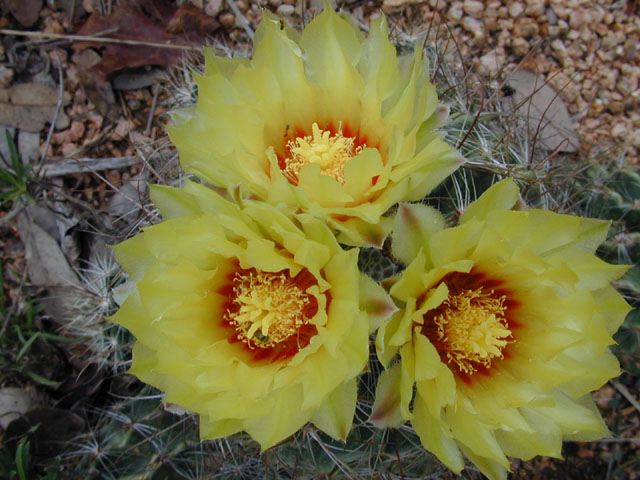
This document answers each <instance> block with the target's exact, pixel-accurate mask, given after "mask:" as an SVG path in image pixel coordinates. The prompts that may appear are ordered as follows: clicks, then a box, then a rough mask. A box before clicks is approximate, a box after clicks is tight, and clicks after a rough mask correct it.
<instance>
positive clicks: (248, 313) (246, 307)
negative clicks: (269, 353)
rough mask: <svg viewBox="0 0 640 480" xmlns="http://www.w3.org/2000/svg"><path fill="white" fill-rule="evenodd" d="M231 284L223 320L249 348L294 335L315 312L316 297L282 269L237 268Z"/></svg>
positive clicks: (271, 345)
mask: <svg viewBox="0 0 640 480" xmlns="http://www.w3.org/2000/svg"><path fill="white" fill-rule="evenodd" d="M232 284H233V295H232V297H233V300H232V301H231V303H230V305H229V308H228V310H227V312H226V313H227V320H228V322H229V324H230V325H231V326H233V327H234V328H235V330H236V332H237V338H238V339H239V340H241V341H242V342H244V343H245V344H246V345H247V346H249V348H251V349H255V348H269V347H274V346H277V345H278V344H280V343H282V342H285V341H286V340H287V339H290V338H291V337H295V336H296V335H297V334H298V332H299V330H300V329H301V328H302V327H303V326H304V325H306V324H307V323H309V320H310V319H311V318H312V317H313V316H314V315H315V313H316V312H317V300H316V299H315V298H314V297H313V295H311V294H310V293H307V292H306V291H305V289H304V287H305V286H304V285H301V284H300V282H297V281H296V278H295V277H294V278H292V277H291V276H290V275H289V274H288V273H287V272H286V271H281V272H263V271H260V270H256V269H249V270H240V271H238V272H236V273H235V275H234V277H233V282H232ZM314 307H315V308H314Z"/></svg>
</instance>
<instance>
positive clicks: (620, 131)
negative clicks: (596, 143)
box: [611, 122, 627, 137]
mask: <svg viewBox="0 0 640 480" xmlns="http://www.w3.org/2000/svg"><path fill="white" fill-rule="evenodd" d="M626 133H627V125H626V124H624V123H622V122H620V123H616V124H615V125H614V126H613V128H612V129H611V135H612V136H614V137H622V136H623V135H625V134H626Z"/></svg>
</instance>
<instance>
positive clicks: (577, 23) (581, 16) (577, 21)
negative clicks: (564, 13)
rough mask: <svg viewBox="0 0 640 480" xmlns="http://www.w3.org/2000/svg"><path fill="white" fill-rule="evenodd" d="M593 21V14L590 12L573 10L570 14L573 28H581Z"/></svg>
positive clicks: (570, 23)
mask: <svg viewBox="0 0 640 480" xmlns="http://www.w3.org/2000/svg"><path fill="white" fill-rule="evenodd" d="M591 21H592V16H591V12H589V11H588V10H583V9H578V10H573V11H572V12H571V13H570V14H569V25H571V28H580V27H581V26H583V25H589V24H590V23H591Z"/></svg>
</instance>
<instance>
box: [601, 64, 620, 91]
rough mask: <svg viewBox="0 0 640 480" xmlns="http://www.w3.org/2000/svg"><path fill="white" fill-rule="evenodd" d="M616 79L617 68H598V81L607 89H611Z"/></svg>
mask: <svg viewBox="0 0 640 480" xmlns="http://www.w3.org/2000/svg"><path fill="white" fill-rule="evenodd" d="M617 80H618V70H616V69H615V68H608V67H603V68H601V69H600V83H601V85H602V86H603V87H604V88H606V89H607V90H613V89H614V88H615V85H616V82H617Z"/></svg>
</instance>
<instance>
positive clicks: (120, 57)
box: [74, 1, 219, 83]
mask: <svg viewBox="0 0 640 480" xmlns="http://www.w3.org/2000/svg"><path fill="white" fill-rule="evenodd" d="M140 3H141V5H143V6H144V7H145V8H147V7H148V11H149V12H150V14H146V13H145V12H144V11H143V10H142V9H141V8H140V6H138V5H134V4H133V3H123V4H121V5H120V6H119V7H118V9H117V10H116V11H115V12H114V13H113V15H101V14H99V13H94V14H92V15H91V17H89V20H87V22H86V23H85V24H84V25H83V26H82V28H80V30H79V31H78V32H77V33H78V35H89V36H90V35H97V34H100V33H101V32H105V31H113V30H115V32H114V33H110V34H109V35H108V36H105V37H106V38H117V39H122V40H133V41H139V42H145V43H161V44H172V45H185V46H198V45H202V44H203V43H204V40H205V38H204V37H205V36H206V35H208V34H211V33H213V32H214V31H215V30H216V29H217V28H218V26H219V24H218V23H217V22H216V21H215V20H214V19H211V18H209V17H207V16H206V15H203V14H202V11H200V10H198V9H197V8H196V7H194V6H193V5H188V6H182V7H180V8H178V9H175V7H174V9H173V10H171V9H169V8H168V7H167V5H166V4H165V3H164V2H144V1H141V2H140ZM195 12H198V14H197V15H196V13H195ZM197 17H204V18H197ZM90 46H91V47H95V46H96V44H95V43H94V44H90V43H87V42H81V43H78V44H76V45H75V46H74V48H75V49H76V50H82V49H85V48H87V47H90ZM99 50H100V52H101V54H102V60H101V61H100V63H98V64H97V65H95V66H94V67H92V68H91V71H92V72H93V73H94V74H95V75H96V77H97V81H98V83H102V82H104V81H105V80H106V78H107V76H108V75H109V74H110V73H112V72H115V71H118V70H121V69H123V68H135V67H143V66H148V65H159V66H166V65H171V64H175V63H178V62H180V61H181V59H182V52H181V51H180V50H177V49H167V48H160V47H155V46H151V45H139V46H138V45H123V44H114V43H106V42H105V43H104V44H102V45H100V47H99Z"/></svg>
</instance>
